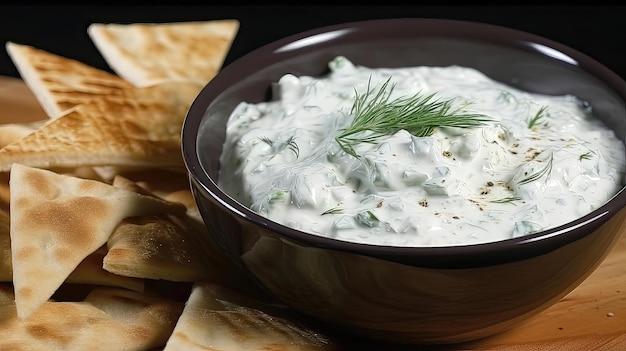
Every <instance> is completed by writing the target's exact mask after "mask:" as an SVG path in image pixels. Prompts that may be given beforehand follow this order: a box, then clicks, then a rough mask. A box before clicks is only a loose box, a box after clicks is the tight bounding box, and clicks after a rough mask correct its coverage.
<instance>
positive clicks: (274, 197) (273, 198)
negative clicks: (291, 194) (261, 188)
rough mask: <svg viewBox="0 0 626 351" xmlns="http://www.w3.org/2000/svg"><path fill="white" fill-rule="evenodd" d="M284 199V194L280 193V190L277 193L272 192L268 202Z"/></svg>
mask: <svg viewBox="0 0 626 351" xmlns="http://www.w3.org/2000/svg"><path fill="white" fill-rule="evenodd" d="M284 198H285V192H284V191H282V190H278V191H275V192H273V193H272V194H271V195H270V198H269V202H270V203H271V202H275V201H280V200H282V199H284Z"/></svg>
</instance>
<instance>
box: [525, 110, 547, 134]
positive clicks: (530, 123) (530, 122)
mask: <svg viewBox="0 0 626 351" xmlns="http://www.w3.org/2000/svg"><path fill="white" fill-rule="evenodd" d="M547 116H548V106H541V108H540V109H539V111H537V113H536V114H535V116H533V117H532V118H531V119H529V120H528V129H531V128H532V127H534V126H535V125H536V124H537V123H539V121H540V120H541V119H543V118H545V117H547Z"/></svg>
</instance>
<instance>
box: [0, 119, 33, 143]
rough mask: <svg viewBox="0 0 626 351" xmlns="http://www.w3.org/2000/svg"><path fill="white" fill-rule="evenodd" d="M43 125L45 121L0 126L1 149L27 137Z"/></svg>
mask: <svg viewBox="0 0 626 351" xmlns="http://www.w3.org/2000/svg"><path fill="white" fill-rule="evenodd" d="M43 124H44V121H35V122H30V123H6V124H2V125H0V148H3V147H5V146H7V145H8V144H10V143H12V142H14V141H16V140H18V139H21V138H23V137H25V136H27V135H28V134H30V133H32V132H34V131H35V130H37V129H38V128H39V127H41V126H42V125H43Z"/></svg>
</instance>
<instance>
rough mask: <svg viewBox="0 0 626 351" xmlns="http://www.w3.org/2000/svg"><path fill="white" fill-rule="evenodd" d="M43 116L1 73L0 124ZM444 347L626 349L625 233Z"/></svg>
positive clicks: (26, 92) (21, 86)
mask: <svg viewBox="0 0 626 351" xmlns="http://www.w3.org/2000/svg"><path fill="white" fill-rule="evenodd" d="M46 118H47V116H46V115H45V113H44V111H43V109H42V108H41V107H40V105H39V103H38V102H37V100H36V99H35V97H34V95H33V94H32V93H31V91H30V90H29V89H28V88H27V87H26V85H25V84H24V83H23V82H22V81H21V80H19V79H16V78H11V77H0V123H12V122H20V123H21V122H29V121H36V120H42V119H46ZM437 349H439V348H437ZM445 349H446V350H459V351H461V350H462V351H471V350H481V351H487V350H494V351H496V350H497V351H535V350H536V351H625V350H626V234H624V233H622V239H621V240H620V241H619V242H618V244H617V246H616V247H614V249H613V250H612V251H611V253H610V254H609V256H608V257H607V258H606V260H605V261H604V262H603V263H602V265H600V267H599V268H598V269H597V270H596V271H595V272H594V273H593V274H592V275H591V276H590V277H589V278H588V279H587V280H585V281H584V282H583V283H582V284H581V285H580V286H579V287H578V288H576V289H575V290H574V291H573V292H571V293H570V294H569V295H568V296H566V297H565V298H563V299H562V300H561V301H559V302H558V303H556V304H555V305H553V306H552V307H550V308H549V309H547V310H545V311H544V312H542V313H540V314H538V315H536V316H534V317H532V318H530V319H528V320H527V321H525V322H524V323H523V324H521V325H519V326H518V327H516V328H514V329H512V330H510V331H507V332H504V333H501V334H499V335H495V336H492V337H489V338H486V339H483V340H479V341H476V342H471V343H465V344H463V345H455V346H452V347H450V348H448V347H446V348H445ZM418 350H423V349H422V348H418Z"/></svg>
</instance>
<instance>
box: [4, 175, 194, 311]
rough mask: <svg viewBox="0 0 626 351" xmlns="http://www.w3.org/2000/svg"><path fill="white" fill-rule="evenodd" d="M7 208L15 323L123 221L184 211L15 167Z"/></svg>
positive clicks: (134, 195)
mask: <svg viewBox="0 0 626 351" xmlns="http://www.w3.org/2000/svg"><path fill="white" fill-rule="evenodd" d="M10 209H11V212H10V236H11V254H12V265H13V284H14V286H15V295H16V305H17V312H18V316H19V317H20V318H26V317H27V316H29V315H30V314H31V313H33V312H34V311H35V310H36V309H37V308H38V307H39V306H41V304H42V303H43V302H44V301H46V300H47V299H49V298H50V296H52V294H53V293H54V292H55V291H56V289H58V288H59V286H60V285H61V284H62V283H63V282H64V281H65V280H66V278H67V277H68V276H69V275H70V273H72V271H74V269H75V268H76V267H77V266H78V264H80V262H81V261H83V259H85V257H87V256H88V255H90V254H92V253H93V252H95V251H96V250H98V249H99V248H100V247H102V246H103V245H105V244H106V242H107V240H108V239H109V237H110V235H111V233H112V232H113V230H114V229H115V227H116V226H117V225H119V223H120V222H121V221H122V220H123V219H125V218H127V217H132V216H140V215H148V214H159V213H170V214H175V215H184V213H185V211H186V209H185V207H184V206H183V205H181V204H178V203H172V202H166V201H163V200H161V199H158V198H155V197H151V196H145V195H140V194H137V193H134V192H131V191H127V190H124V189H120V188H116V187H114V186H112V185H109V184H106V183H102V182H98V181H94V180H88V179H81V178H76V177H71V176H67V175H61V174H57V173H54V172H51V171H48V170H43V169H37V168H32V167H27V166H24V165H21V164H18V163H15V164H14V165H13V168H12V169H11V203H10ZM42 277H45V279H42Z"/></svg>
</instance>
